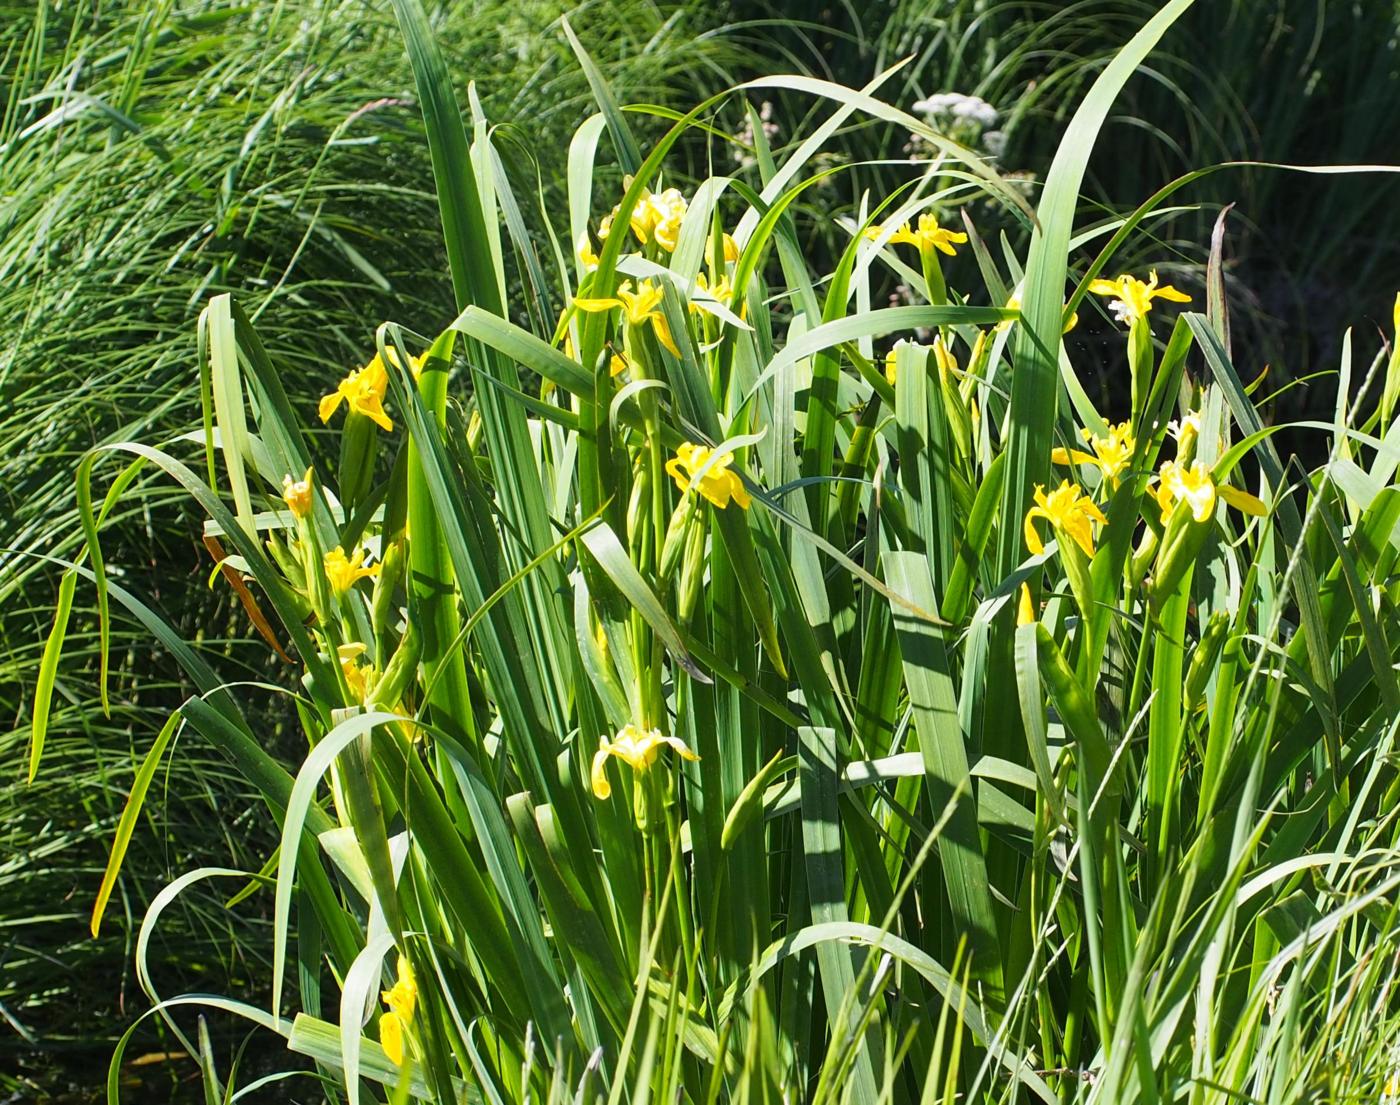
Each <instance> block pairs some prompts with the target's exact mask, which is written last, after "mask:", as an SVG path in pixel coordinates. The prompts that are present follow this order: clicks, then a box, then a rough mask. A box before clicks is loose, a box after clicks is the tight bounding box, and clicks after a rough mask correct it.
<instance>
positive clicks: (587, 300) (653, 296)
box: [574, 280, 681, 357]
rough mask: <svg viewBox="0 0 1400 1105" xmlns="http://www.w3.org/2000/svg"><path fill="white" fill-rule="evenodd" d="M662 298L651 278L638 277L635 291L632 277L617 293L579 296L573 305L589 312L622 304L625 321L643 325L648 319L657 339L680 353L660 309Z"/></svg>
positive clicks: (675, 352)
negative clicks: (642, 278)
mask: <svg viewBox="0 0 1400 1105" xmlns="http://www.w3.org/2000/svg"><path fill="white" fill-rule="evenodd" d="M661 299H662V292H661V289H660V288H658V287H657V286H656V285H655V284H653V283H652V282H651V281H650V280H643V281H641V283H639V284H638V285H637V290H636V291H633V290H632V281H630V280H628V281H626V282H625V283H624V284H623V285H622V287H620V288H618V289H617V296H616V297H613V296H603V297H598V298H593V297H587V296H585V297H584V298H581V299H575V300H574V306H575V307H577V308H578V309H579V310H580V311H587V312H590V313H596V312H600V311H611V310H612V309H613V308H614V307H621V308H622V314H623V317H624V318H625V319H626V320H627V325H629V326H642V325H645V324H646V323H648V322H650V323H651V328H652V330H653V331H654V332H655V334H656V340H657V341H659V342H660V343H661V344H662V345H664V346H665V347H666V348H667V349H669V350H670V351H671V352H672V353H674V354H675V355H676V356H677V357H679V356H680V355H681V351H680V350H679V349H678V348H676V343H675V341H674V340H673V339H672V337H671V328H670V327H669V326H668V325H667V324H666V316H665V315H663V314H662V313H661V311H660V309H659V308H660V306H661Z"/></svg>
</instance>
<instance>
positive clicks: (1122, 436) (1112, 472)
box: [1050, 422, 1133, 484]
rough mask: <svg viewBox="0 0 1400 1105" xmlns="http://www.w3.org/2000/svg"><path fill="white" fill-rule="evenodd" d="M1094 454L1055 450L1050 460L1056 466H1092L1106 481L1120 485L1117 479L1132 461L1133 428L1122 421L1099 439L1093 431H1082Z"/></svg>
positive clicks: (1075, 450) (1079, 450)
mask: <svg viewBox="0 0 1400 1105" xmlns="http://www.w3.org/2000/svg"><path fill="white" fill-rule="evenodd" d="M1080 432H1081V433H1082V434H1083V435H1084V440H1085V441H1086V442H1087V443H1088V445H1089V448H1090V449H1091V450H1092V452H1089V453H1086V452H1084V451H1083V450H1082V449H1052V450H1051V451H1050V459H1051V461H1053V462H1054V463H1055V464H1092V465H1093V466H1094V467H1095V468H1097V469H1098V470H1099V471H1100V472H1101V473H1103V477H1104V479H1106V480H1109V481H1110V482H1112V483H1115V484H1116V483H1117V482H1118V477H1119V476H1121V475H1122V474H1123V472H1124V471H1125V470H1126V469H1127V467H1128V462H1129V461H1131V460H1132V459H1133V434H1132V427H1131V426H1130V425H1129V424H1128V423H1127V422H1120V423H1118V425H1116V426H1110V427H1109V428H1108V436H1107V437H1096V436H1095V435H1094V433H1093V432H1092V431H1091V430H1087V429H1086V430H1081V431H1080Z"/></svg>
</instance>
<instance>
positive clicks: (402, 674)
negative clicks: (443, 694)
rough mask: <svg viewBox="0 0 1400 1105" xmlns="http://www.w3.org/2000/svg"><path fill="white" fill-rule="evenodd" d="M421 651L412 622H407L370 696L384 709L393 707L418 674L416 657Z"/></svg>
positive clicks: (420, 642) (420, 643)
mask: <svg viewBox="0 0 1400 1105" xmlns="http://www.w3.org/2000/svg"><path fill="white" fill-rule="evenodd" d="M422 651H423V649H422V641H420V640H419V638H418V631H417V630H416V629H414V628H413V623H412V622H409V623H408V628H407V629H406V630H405V631H404V635H403V640H401V641H400V642H399V647H398V648H397V649H395V650H394V655H393V656H392V657H391V658H390V660H389V663H388V664H387V665H386V666H385V668H384V674H383V675H382V676H380V679H379V682H378V683H376V684H375V685H374V690H373V692H372V693H371V696H370V697H372V698H373V699H374V701H375V702H377V703H378V704H379V705H381V706H383V707H385V708H386V709H390V710H392V709H395V708H396V707H397V706H398V704H399V702H400V701H401V700H402V699H403V696H404V693H405V692H406V691H407V690H408V688H409V685H410V684H411V683H412V682H413V680H414V678H415V677H416V676H417V674H418V658H419V656H420V655H421V654H422Z"/></svg>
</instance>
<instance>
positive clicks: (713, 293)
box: [690, 272, 734, 314]
mask: <svg viewBox="0 0 1400 1105" xmlns="http://www.w3.org/2000/svg"><path fill="white" fill-rule="evenodd" d="M695 291H697V292H700V293H702V296H703V297H705V298H707V299H713V300H715V301H716V302H717V303H720V304H722V305H723V306H725V307H728V306H729V301H730V300H731V299H733V298H734V288H733V287H732V286H731V285H730V283H729V277H727V276H721V277H720V278H719V279H718V280H716V281H715V283H714V287H711V286H710V278H709V277H708V276H706V275H705V274H704V273H703V272H699V273H696V274H695ZM690 309H691V311H692V312H693V313H696V314H698V313H699V312H701V311H703V310H705V306H704V304H703V303H700V302H697V301H696V300H693V299H692V300H691V301H690Z"/></svg>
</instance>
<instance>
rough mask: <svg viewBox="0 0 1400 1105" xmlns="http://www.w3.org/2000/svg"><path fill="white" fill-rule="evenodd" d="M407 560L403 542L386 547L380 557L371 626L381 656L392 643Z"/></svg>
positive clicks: (375, 582) (371, 607)
mask: <svg viewBox="0 0 1400 1105" xmlns="http://www.w3.org/2000/svg"><path fill="white" fill-rule="evenodd" d="M407 560H408V558H407V557H406V556H405V555H404V548H403V542H402V541H393V542H391V543H389V544H388V545H386V546H385V547H384V551H383V553H382V555H381V557H380V561H379V563H380V569H379V575H378V576H376V577H375V580H374V596H373V598H372V600H371V603H370V624H371V625H372V626H373V628H374V640H375V643H376V644H377V645H378V646H379V649H380V652H379V655H381V656H382V655H383V650H384V649H385V648H387V646H388V645H389V643H390V635H391V633H392V632H393V629H394V620H395V619H396V618H397V616H398V612H399V607H398V603H397V602H396V601H395V600H396V598H397V596H398V590H399V584H400V583H402V582H403V577H404V571H405V570H406V568H407Z"/></svg>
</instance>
